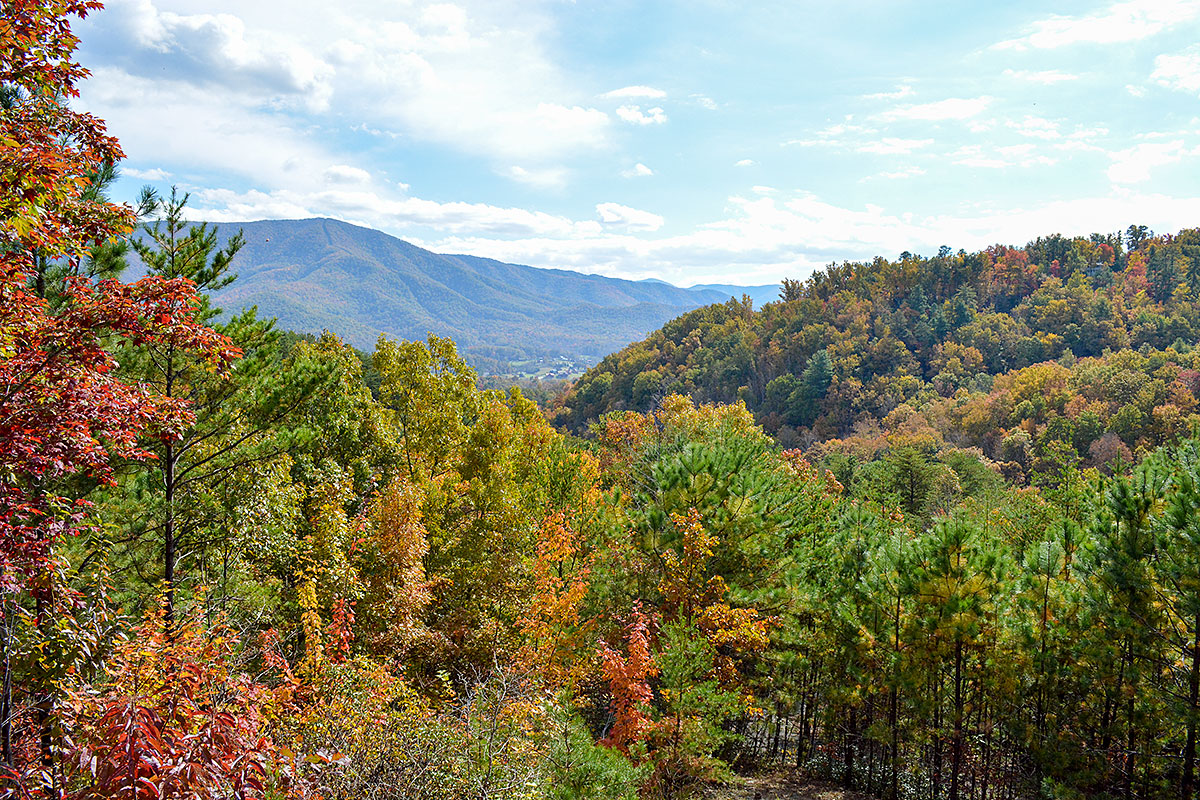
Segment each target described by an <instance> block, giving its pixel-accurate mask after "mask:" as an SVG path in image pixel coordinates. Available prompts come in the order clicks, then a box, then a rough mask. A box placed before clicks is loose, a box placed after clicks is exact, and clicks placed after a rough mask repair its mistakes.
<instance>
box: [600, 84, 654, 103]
mask: <svg viewBox="0 0 1200 800" xmlns="http://www.w3.org/2000/svg"><path fill="white" fill-rule="evenodd" d="M600 96H601V97H607V98H608V99H610V100H629V99H635V98H639V97H641V98H646V99H649V100H661V99H662V98H664V97H666V96H667V93H666V92H664V91H663V90H662V89H655V88H654V87H653V86H625V87H623V88H621V89H613V90H612V91H611V92H605V93H604V94H602V95H600Z"/></svg>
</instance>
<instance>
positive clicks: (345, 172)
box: [323, 164, 371, 184]
mask: <svg viewBox="0 0 1200 800" xmlns="http://www.w3.org/2000/svg"><path fill="white" fill-rule="evenodd" d="M323 175H324V178H325V182H326V183H338V184H350V183H370V182H371V173H369V172H367V171H366V170H365V169H359V168H358V167H351V166H349V165H346V164H335V165H333V166H332V167H328V168H326V169H325V172H324V173H323Z"/></svg>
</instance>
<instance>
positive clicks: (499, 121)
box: [80, 0, 612, 165]
mask: <svg viewBox="0 0 1200 800" xmlns="http://www.w3.org/2000/svg"><path fill="white" fill-rule="evenodd" d="M208 5H210V6H211V7H213V10H214V12H215V13H211V14H188V13H176V12H175V11H169V10H163V9H166V8H167V7H169V6H175V7H183V8H186V5H183V3H182V0H112V1H111V2H110V4H109V9H108V10H107V11H105V12H104V13H102V14H97V15H95V16H94V17H93V18H89V20H87V21H86V22H85V23H83V24H81V26H80V32H81V34H82V35H83V38H84V47H85V52H84V53H83V54H82V55H83V56H84V57H85V58H84V60H85V61H86V62H87V63H89V64H94V65H99V66H100V67H102V68H105V69H107V70H108V71H109V72H110V73H111V72H123V73H125V74H126V75H127V76H128V77H129V78H144V79H148V80H153V81H154V82H155V83H156V84H158V85H159V86H160V87H163V88H168V87H169V88H170V89H172V90H173V91H174V92H176V93H177V94H178V95H180V96H181V97H182V96H184V95H186V94H188V93H191V92H194V91H197V90H211V89H216V88H220V89H221V90H222V91H223V92H224V94H225V95H226V96H227V98H228V100H229V102H231V103H233V104H236V105H239V106H240V107H241V108H240V110H241V112H242V114H243V115H244V118H245V117H251V116H253V117H256V118H257V119H256V120H255V121H252V122H251V123H250V124H251V126H255V125H261V124H262V122H261V121H262V120H266V119H271V118H273V117H280V116H284V115H285V114H286V113H287V112H290V111H296V110H307V111H309V112H310V113H313V112H322V111H326V110H328V109H336V111H337V113H338V114H339V115H342V116H344V117H347V118H349V119H353V120H354V121H355V123H356V125H359V126H362V128H363V129H365V130H369V131H379V132H381V133H382V132H388V133H389V134H399V135H401V136H403V137H406V138H410V139H414V140H423V141H430V142H434V143H436V144H439V145H442V146H447V147H450V148H454V149H456V150H459V151H462V152H466V153H469V154H472V155H478V156H483V157H485V158H488V159H492V160H493V161H494V162H496V163H498V164H500V165H504V164H511V163H514V162H515V163H522V164H526V163H534V162H543V163H546V162H549V163H554V162H560V161H561V160H562V158H563V157H565V156H567V155H572V156H577V155H578V154H580V153H581V152H586V151H588V150H597V149H603V148H606V147H608V145H609V143H610V142H609V136H610V131H611V125H612V119H611V118H610V116H609V115H608V114H607V113H605V112H604V111H602V110H600V109H597V108H593V107H591V106H590V105H589V104H588V101H589V98H590V95H589V94H588V93H585V92H583V91H581V89H580V87H577V86H575V85H573V83H572V82H571V81H570V80H569V79H568V76H567V75H566V74H565V73H564V72H563V71H562V70H561V69H560V67H559V65H558V64H557V62H556V60H555V58H554V57H553V55H552V54H551V53H549V52H547V48H546V46H545V44H544V39H545V33H546V32H547V30H548V28H547V24H546V22H545V21H544V20H543V19H541V18H540V17H539V16H538V15H539V14H541V13H542V11H541V10H540V9H537V8H533V7H528V8H526V7H524V6H521V5H517V6H509V5H508V4H505V7H504V8H502V9H501V8H498V7H494V6H493V5H491V4H473V5H472V6H471V7H470V8H469V9H468V8H467V7H465V6H457V5H450V4H446V3H429V2H426V1H425V0H414V1H413V2H406V3H389V4H386V5H385V6H379V5H377V4H376V5H373V6H370V7H368V6H367V5H366V4H364V3H363V2H361V0H346V2H344V3H338V4H328V3H322V2H319V0H294V1H293V2H292V3H291V4H290V5H289V7H288V8H287V9H286V10H282V9H280V8H279V7H278V6H277V5H275V4H270V3H261V4H258V3H252V4H244V3H240V4H239V3H234V2H233V0H213V1H212V2H211V3H210V4H208ZM222 10H223V11H224V12H225V13H220V12H221V11H222ZM91 83H93V84H95V83H97V81H92V82H91ZM91 107H92V108H93V109H94V110H97V111H99V112H100V114H101V116H106V112H107V109H105V108H98V109H97V108H95V106H94V105H92V106H91ZM145 116H146V117H147V118H153V119H158V118H160V117H161V116H162V115H161V114H158V113H156V112H155V110H154V109H150V108H147V109H146V114H145ZM283 124H288V121H287V120H284V121H283ZM115 132H116V133H117V134H118V136H121V137H122V138H124V135H125V134H124V131H123V130H122V129H115Z"/></svg>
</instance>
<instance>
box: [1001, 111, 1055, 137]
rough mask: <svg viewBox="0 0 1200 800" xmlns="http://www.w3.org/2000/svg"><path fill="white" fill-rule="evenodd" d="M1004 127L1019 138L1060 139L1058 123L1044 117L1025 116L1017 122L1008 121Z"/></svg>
mask: <svg viewBox="0 0 1200 800" xmlns="http://www.w3.org/2000/svg"><path fill="white" fill-rule="evenodd" d="M1005 125H1006V126H1007V127H1009V128H1011V129H1012V130H1014V131H1016V132H1017V133H1018V134H1020V135H1021V136H1028V137H1029V138H1031V139H1059V138H1062V133H1060V132H1059V130H1058V123H1057V122H1053V121H1051V120H1048V119H1045V118H1044V117H1035V116H1032V115H1028V114H1027V115H1026V116H1025V117H1023V118H1022V119H1019V120H1012V119H1010V120H1008V121H1007V122H1006V123H1005Z"/></svg>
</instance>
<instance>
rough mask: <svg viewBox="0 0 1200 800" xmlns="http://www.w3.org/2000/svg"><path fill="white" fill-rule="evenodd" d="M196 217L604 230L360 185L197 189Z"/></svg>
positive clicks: (492, 232)
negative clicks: (314, 188) (270, 189)
mask: <svg viewBox="0 0 1200 800" xmlns="http://www.w3.org/2000/svg"><path fill="white" fill-rule="evenodd" d="M192 198H193V202H192V207H193V212H192V213H193V215H194V216H195V217H197V218H200V219H206V220H211V221H213V222H245V221H248V220H254V219H272V218H274V219H297V218H303V217H334V218H336V219H342V220H345V221H346V222H351V223H354V224H357V225H366V226H369V227H374V228H378V229H381V230H385V231H390V232H393V233H397V234H398V235H401V236H405V237H406V238H408V233H407V231H408V230H409V229H411V228H412V227H413V226H419V227H423V228H431V229H434V230H437V231H438V232H440V233H441V234H442V235H458V234H470V235H474V236H500V237H539V236H551V237H566V238H570V237H579V236H588V235H595V234H598V233H600V232H601V227H600V225H599V223H596V222H594V221H583V222H576V221H573V220H571V219H568V218H566V217H561V216H556V215H553V214H546V213H544V212H539V211H530V210H528V209H523V208H505V207H502V206H494V205H489V204H486V203H461V202H452V203H439V202H435V201H433V200H423V199H420V198H415V197H405V198H394V197H388V196H386V195H381V194H379V193H377V192H372V191H367V190H362V189H330V190H322V191H316V192H299V191H294V190H290V189H280V190H277V191H273V192H262V191H258V190H252V191H249V192H234V191H231V190H228V189H203V188H198V189H195V190H194V191H193V192H192Z"/></svg>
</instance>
